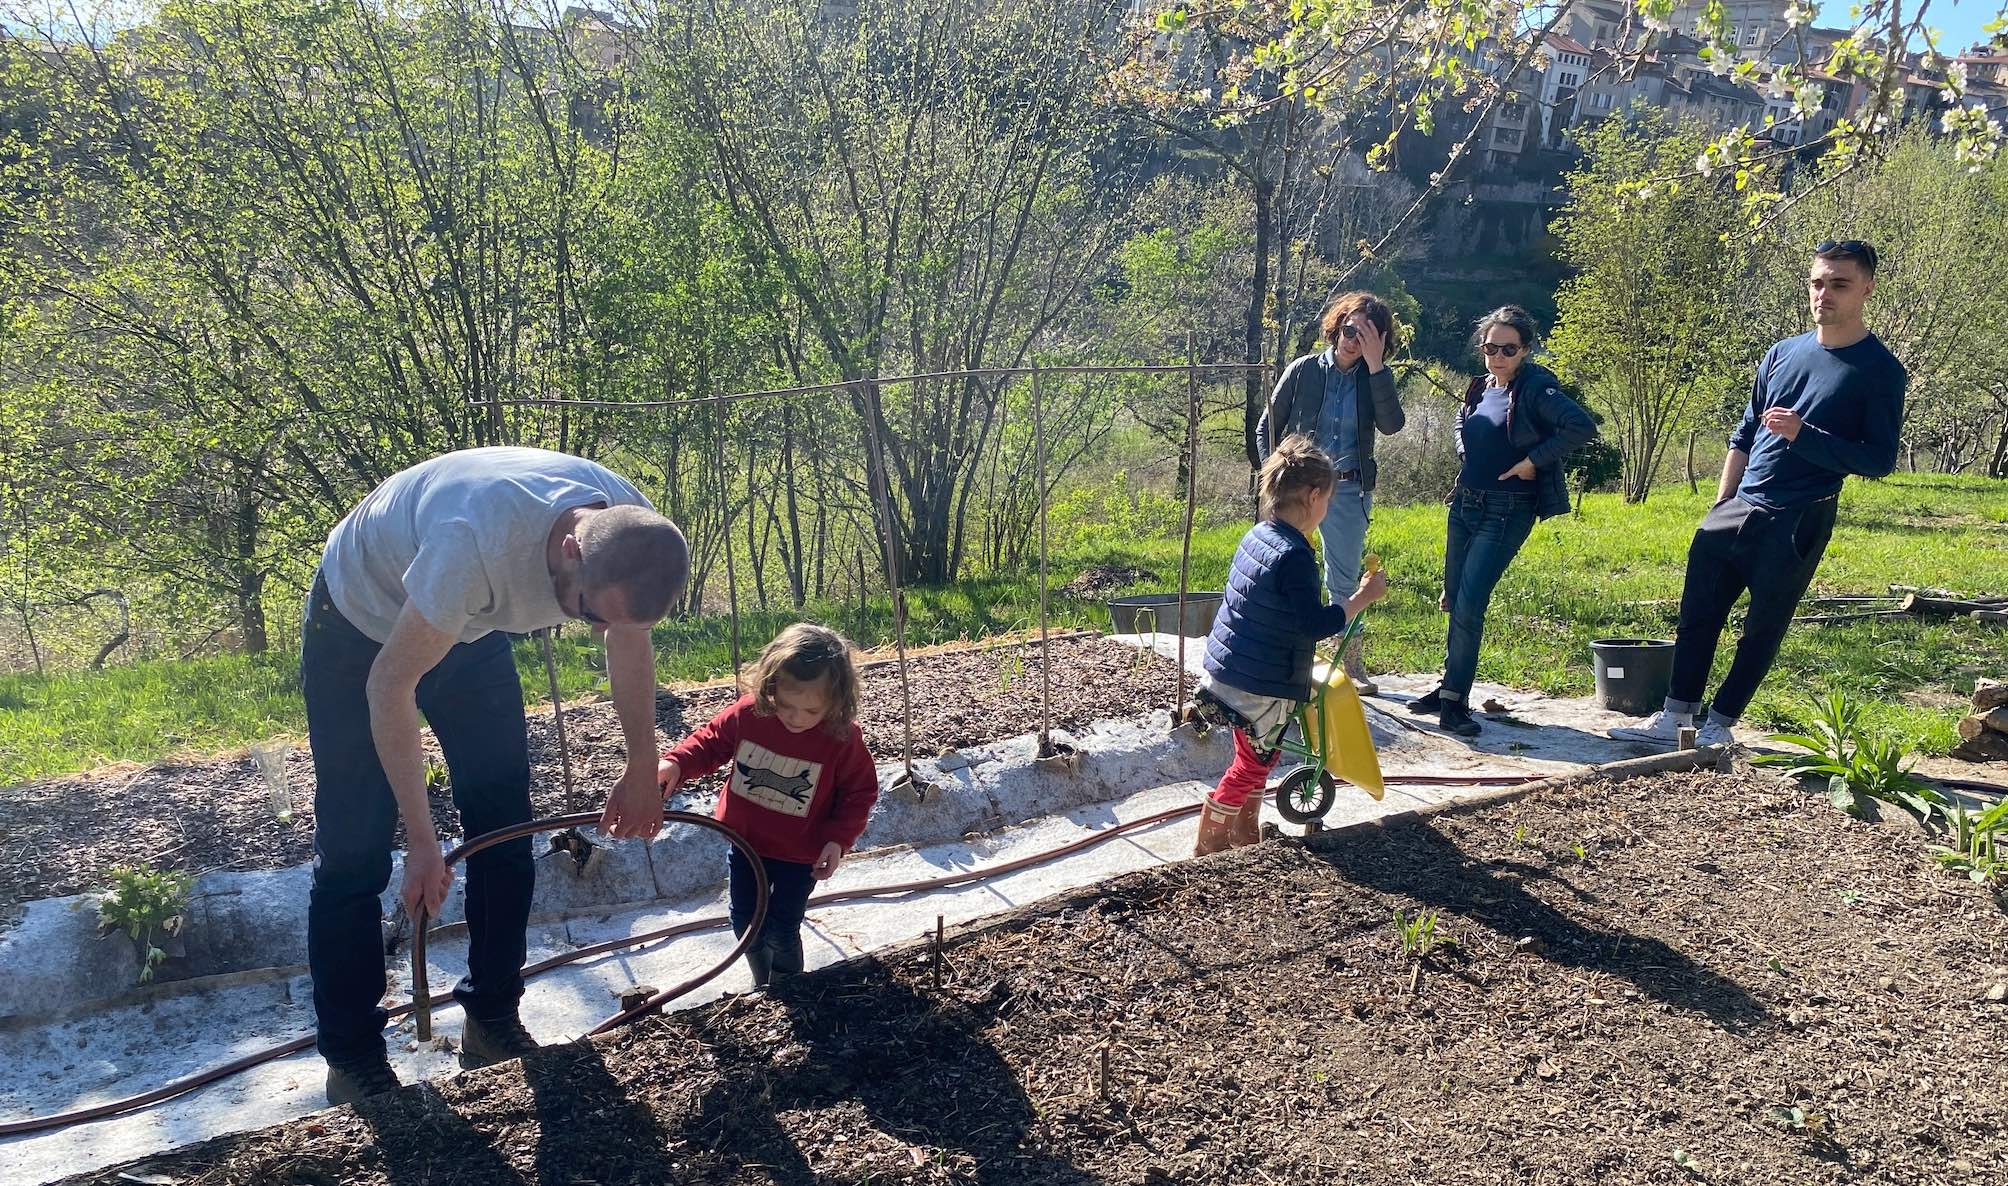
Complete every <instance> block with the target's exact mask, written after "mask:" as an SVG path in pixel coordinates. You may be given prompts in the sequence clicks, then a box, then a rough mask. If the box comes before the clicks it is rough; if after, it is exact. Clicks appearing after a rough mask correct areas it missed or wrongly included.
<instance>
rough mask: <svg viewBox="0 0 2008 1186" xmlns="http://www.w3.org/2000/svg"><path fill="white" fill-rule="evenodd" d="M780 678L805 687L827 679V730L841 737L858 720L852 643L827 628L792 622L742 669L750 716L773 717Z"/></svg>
mask: <svg viewBox="0 0 2008 1186" xmlns="http://www.w3.org/2000/svg"><path fill="white" fill-rule="evenodd" d="M784 675H785V676H787V677H788V678H789V679H791V680H794V681H796V682H797V683H804V684H812V683H815V682H816V681H817V680H819V679H823V678H825V677H828V679H829V681H830V684H829V687H830V707H829V711H828V713H827V714H826V715H825V716H824V717H823V724H824V725H826V726H828V728H829V729H830V731H831V732H833V733H842V732H843V731H844V730H845V729H847V728H849V727H850V725H851V723H852V722H853V721H855V720H857V719H858V665H857V662H856V661H855V660H854V659H853V658H852V656H851V643H850V640H849V639H847V638H845V637H844V636H843V635H841V634H838V633H837V632H836V631H834V630H832V629H830V628H829V627H828V626H815V625H811V624H809V623H807V622H797V623H795V624H794V625H793V626H790V627H788V628H787V629H786V630H783V631H782V632H781V633H779V634H777V635H775V636H774V641H773V642H770V643H768V644H767V649H766V650H764V651H761V652H760V657H759V658H758V659H755V660H754V661H753V662H752V663H750V664H748V665H747V668H746V686H747V688H748V689H750V690H751V691H752V694H753V711H754V712H756V713H758V714H759V715H761V716H763V717H771V716H773V715H774V692H775V685H776V684H778V683H779V682H780V677H782V676H784Z"/></svg>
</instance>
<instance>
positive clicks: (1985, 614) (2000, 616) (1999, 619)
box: [1973, 609, 2008, 626]
mask: <svg viewBox="0 0 2008 1186" xmlns="http://www.w3.org/2000/svg"><path fill="white" fill-rule="evenodd" d="M1973 620H1974V621H1976V622H1986V623H1988V624H1989V625H1993V626H2008V610H1999V609H1977V610H1974V611H1973Z"/></svg>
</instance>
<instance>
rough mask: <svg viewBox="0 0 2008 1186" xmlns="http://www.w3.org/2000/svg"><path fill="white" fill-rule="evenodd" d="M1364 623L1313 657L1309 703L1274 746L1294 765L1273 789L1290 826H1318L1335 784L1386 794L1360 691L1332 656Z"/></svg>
mask: <svg viewBox="0 0 2008 1186" xmlns="http://www.w3.org/2000/svg"><path fill="white" fill-rule="evenodd" d="M1379 568H1380V557H1378V556H1372V555H1369V556H1368V557H1367V571H1368V572H1373V571H1376V570H1377V569H1379ZM1365 618H1366V614H1365V613H1360V614H1357V615H1355V616H1354V617H1353V620H1352V621H1350V622H1348V623H1346V630H1345V633H1344V634H1341V635H1340V636H1339V645H1338V649H1337V650H1336V651H1334V652H1333V653H1332V655H1331V656H1324V655H1321V656H1319V662H1318V663H1317V665H1316V666H1314V667H1313V668H1312V669H1311V698H1310V699H1309V700H1307V701H1305V703H1304V706H1303V707H1302V708H1300V709H1298V710H1297V719H1296V721H1295V723H1294V725H1293V727H1292V728H1291V729H1290V730H1289V731H1287V732H1285V733H1284V735H1283V739H1282V740H1281V741H1280V742H1278V745H1279V746H1280V747H1281V748H1282V750H1283V752H1284V753H1285V754H1288V755H1289V756H1290V757H1293V758H1295V759H1297V761H1298V765H1296V766H1294V767H1292V768H1291V769H1290V770H1288V771H1287V772H1286V773H1285V774H1284V775H1283V777H1282V780H1281V781H1279V782H1278V783H1277V784H1276V813H1277V814H1278V815H1281V816H1282V817H1283V818H1284V819H1286V820H1289V821H1290V822H1291V823H1293V824H1315V823H1318V822H1320V821H1322V820H1323V819H1324V818H1325V815H1326V814H1327V813H1328V812H1330V811H1331V810H1332V804H1333V803H1334V802H1335V801H1336V800H1337V799H1338V784H1339V781H1340V780H1343V781H1345V782H1349V783H1351V784H1353V785H1354V786H1356V787H1358V788H1360V789H1361V790H1363V791H1365V792H1366V793H1367V794H1368V795H1370V796H1372V797H1373V798H1374V799H1376V800H1378V799H1380V797H1381V796H1382V795H1384V794H1386V793H1387V785H1386V783H1385V782H1384V781H1383V780H1382V778H1381V768H1380V755H1379V754H1378V753H1376V752H1375V751H1374V736H1373V731H1372V730H1370V729H1368V728H1367V713H1366V708H1365V707H1364V706H1363V705H1362V704H1361V703H1360V690H1359V689H1358V688H1357V687H1355V686H1354V685H1353V681H1352V680H1351V679H1349V678H1347V676H1346V670H1345V665H1344V664H1343V663H1341V662H1339V660H1338V658H1337V657H1336V656H1338V655H1342V654H1344V653H1345V649H1346V645H1347V644H1348V643H1350V642H1352V640H1353V635H1354V634H1356V633H1358V631H1359V628H1360V622H1361V621H1363V620H1364V619H1365ZM1293 734H1294V736H1293Z"/></svg>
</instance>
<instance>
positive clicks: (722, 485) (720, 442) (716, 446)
mask: <svg viewBox="0 0 2008 1186" xmlns="http://www.w3.org/2000/svg"><path fill="white" fill-rule="evenodd" d="M713 411H714V413H715V415H713V416H712V421H711V423H712V434H711V436H712V457H713V460H714V462H715V468H716V469H717V470H718V522H719V530H720V534H721V535H722V536H723V537H724V540H725V598H726V604H727V607H728V609H729V610H730V613H731V618H732V690H733V691H735V692H736V691H739V690H740V688H739V573H738V569H737V566H736V565H735V564H734V563H733V560H732V492H731V491H730V490H728V489H727V488H726V481H725V405H724V404H715V405H713Z"/></svg>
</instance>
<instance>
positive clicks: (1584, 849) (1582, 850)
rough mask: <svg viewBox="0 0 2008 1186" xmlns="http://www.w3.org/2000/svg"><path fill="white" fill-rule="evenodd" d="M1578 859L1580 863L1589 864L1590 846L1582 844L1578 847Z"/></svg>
mask: <svg viewBox="0 0 2008 1186" xmlns="http://www.w3.org/2000/svg"><path fill="white" fill-rule="evenodd" d="M1576 859H1577V860H1578V861H1584V862H1587V861H1588V860H1589V859H1590V850H1589V846H1588V845H1585V844H1580V843H1579V844H1577V845H1576Z"/></svg>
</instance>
